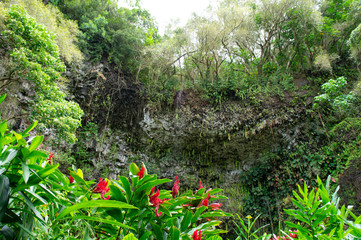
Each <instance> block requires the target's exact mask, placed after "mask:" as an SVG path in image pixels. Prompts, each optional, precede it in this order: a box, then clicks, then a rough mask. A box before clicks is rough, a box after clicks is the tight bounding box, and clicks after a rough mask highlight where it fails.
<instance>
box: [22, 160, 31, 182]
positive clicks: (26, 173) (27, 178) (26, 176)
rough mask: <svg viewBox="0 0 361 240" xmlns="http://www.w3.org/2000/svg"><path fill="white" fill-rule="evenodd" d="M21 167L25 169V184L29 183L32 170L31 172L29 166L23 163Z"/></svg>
mask: <svg viewBox="0 0 361 240" xmlns="http://www.w3.org/2000/svg"><path fill="white" fill-rule="evenodd" d="M21 167H22V169H23V178H24V182H25V183H28V180H29V176H30V170H29V166H28V165H27V164H26V163H24V162H22V163H21Z"/></svg>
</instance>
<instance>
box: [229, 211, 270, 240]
mask: <svg viewBox="0 0 361 240" xmlns="http://www.w3.org/2000/svg"><path fill="white" fill-rule="evenodd" d="M260 216H261V215H258V216H257V217H256V218H255V219H254V220H253V221H252V222H251V219H252V216H250V215H248V216H247V217H246V218H247V224H245V222H244V221H243V219H242V218H241V217H240V216H239V215H238V214H237V217H238V220H239V223H240V224H241V226H240V225H238V224H237V223H236V222H235V221H233V222H234V224H235V225H236V227H237V230H238V231H237V235H238V237H237V238H236V240H241V239H244V240H251V239H262V240H263V239H267V240H268V239H269V238H270V237H271V234H266V233H264V234H263V235H262V236H258V235H257V233H258V232H259V231H260V230H261V229H262V228H264V227H266V226H267V225H264V226H262V227H259V228H257V229H255V230H253V227H254V225H255V223H256V221H257V219H258V218H259V217H260ZM241 227H242V228H241Z"/></svg>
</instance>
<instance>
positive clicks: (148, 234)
mask: <svg viewBox="0 0 361 240" xmlns="http://www.w3.org/2000/svg"><path fill="white" fill-rule="evenodd" d="M152 234H153V232H152V231H147V232H146V233H144V234H143V235H142V236H141V237H140V238H139V240H148V239H149V236H150V235H152Z"/></svg>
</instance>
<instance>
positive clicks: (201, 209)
mask: <svg viewBox="0 0 361 240" xmlns="http://www.w3.org/2000/svg"><path fill="white" fill-rule="evenodd" d="M206 209H207V207H206V206H202V207H200V208H198V209H197V211H196V212H195V213H194V215H193V218H192V224H193V223H195V222H197V220H198V219H199V215H201V214H202V213H203V212H204V211H205V210H206Z"/></svg>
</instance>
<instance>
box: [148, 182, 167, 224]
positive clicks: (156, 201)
mask: <svg viewBox="0 0 361 240" xmlns="http://www.w3.org/2000/svg"><path fill="white" fill-rule="evenodd" d="M154 191H155V187H153V188H152V190H151V191H150V194H149V202H150V203H151V204H152V207H155V215H156V216H157V217H160V215H162V212H158V210H159V206H160V205H161V204H162V203H164V201H165V199H160V198H159V194H160V192H159V189H158V190H157V192H156V193H154Z"/></svg>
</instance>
